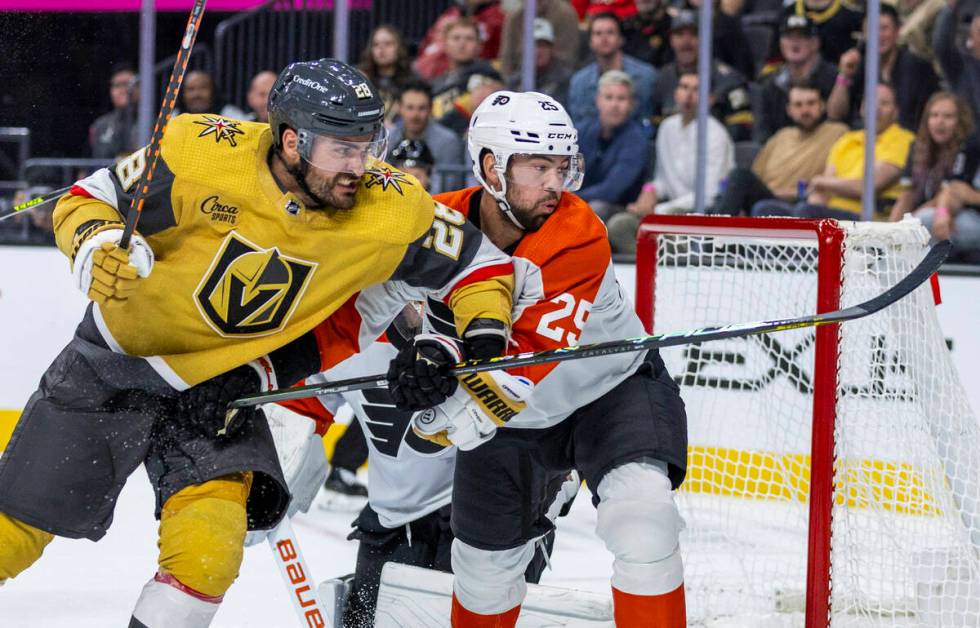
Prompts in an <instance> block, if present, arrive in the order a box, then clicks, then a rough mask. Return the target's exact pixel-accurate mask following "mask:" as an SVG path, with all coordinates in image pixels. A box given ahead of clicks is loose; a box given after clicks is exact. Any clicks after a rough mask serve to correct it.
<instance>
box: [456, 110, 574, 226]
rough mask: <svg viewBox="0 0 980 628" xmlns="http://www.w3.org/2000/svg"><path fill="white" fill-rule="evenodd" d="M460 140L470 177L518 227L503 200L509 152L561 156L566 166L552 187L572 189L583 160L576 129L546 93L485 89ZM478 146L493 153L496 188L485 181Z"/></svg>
mask: <svg viewBox="0 0 980 628" xmlns="http://www.w3.org/2000/svg"><path fill="white" fill-rule="evenodd" d="M466 143H467V147H468V149H469V152H470V158H471V159H472V160H473V174H474V176H476V180H477V181H479V182H480V185H482V186H483V189H484V190H486V191H487V192H488V193H489V194H490V195H492V196H493V197H494V199H496V201H497V204H498V205H499V206H500V209H502V210H503V212H504V213H505V214H507V216H508V217H509V218H510V219H511V220H512V221H513V222H514V224H516V225H517V226H519V227H521V224H520V223H519V222H518V221H517V219H516V218H515V217H514V215H513V213H511V211H510V204H509V203H508V202H507V200H506V196H507V179H506V178H505V177H504V174H505V172H506V170H507V165H508V164H509V163H510V158H511V157H513V156H514V155H563V156H567V157H568V167H567V168H565V169H562V171H561V173H560V175H559V179H560V189H559V190H558V191H568V192H574V191H575V190H577V189H579V187H581V185H582V177H583V176H584V174H585V160H584V159H583V157H582V155H581V153H579V150H578V131H576V130H575V126H574V125H573V124H572V119H571V118H570V117H569V115H568V113H566V112H565V108H564V107H562V106H561V104H560V103H559V102H558V101H556V100H555V99H554V98H552V97H551V96H548V95H547V94H541V93H538V92H511V91H499V92H494V93H493V94H490V95H489V96H487V97H486V99H484V101H483V102H482V103H481V104H480V106H479V107H477V109H476V111H474V112H473V116H472V117H471V118H470V128H469V133H468V135H467V140H466ZM484 150H489V151H490V152H492V153H493V156H494V170H496V171H497V173H498V175H499V177H500V181H501V186H502V187H501V189H500V190H495V189H493V188H492V187H490V185H489V184H487V182H486V180H485V179H484V177H483V170H482V164H481V163H480V154H481V153H482V152H483V151H484ZM550 185H554V184H553V183H552V184H550ZM522 228H523V227H522Z"/></svg>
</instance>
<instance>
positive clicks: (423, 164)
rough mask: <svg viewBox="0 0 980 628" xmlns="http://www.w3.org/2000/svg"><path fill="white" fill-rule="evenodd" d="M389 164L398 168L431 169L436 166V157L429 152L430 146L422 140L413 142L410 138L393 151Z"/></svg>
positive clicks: (399, 143) (401, 142) (389, 157)
mask: <svg viewBox="0 0 980 628" xmlns="http://www.w3.org/2000/svg"><path fill="white" fill-rule="evenodd" d="M388 162H389V163H391V165H393V166H395V167H396V168H401V167H403V166H406V167H408V168H416V167H418V168H431V167H432V166H433V165H435V162H436V160H435V157H433V156H432V151H431V150H429V145H428V144H426V143H425V142H423V141H422V140H411V139H408V138H405V139H403V140H402V141H400V142H398V146H395V147H394V148H393V149H391V153H390V155H389V156H388Z"/></svg>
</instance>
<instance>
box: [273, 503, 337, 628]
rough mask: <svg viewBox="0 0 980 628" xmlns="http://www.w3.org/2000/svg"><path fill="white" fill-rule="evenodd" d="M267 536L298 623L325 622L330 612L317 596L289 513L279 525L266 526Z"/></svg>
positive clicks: (311, 574) (324, 623) (323, 623)
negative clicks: (273, 526) (271, 527)
mask: <svg viewBox="0 0 980 628" xmlns="http://www.w3.org/2000/svg"><path fill="white" fill-rule="evenodd" d="M266 538H267V539H268V541H269V546H270V547H272V551H273V553H274V554H275V556H276V565H278V566H279V573H280V575H282V580H283V582H285V583H286V588H287V589H288V590H289V599H290V600H291V601H292V603H293V609H294V610H295V611H296V614H297V615H298V616H299V623H300V624H301V625H303V626H328V624H327V618H328V617H329V615H327V613H326V611H325V610H324V608H323V605H322V604H321V603H320V598H318V597H317V594H316V589H315V588H314V587H315V586H316V585H315V583H314V580H313V573H312V572H311V571H310V567H309V565H307V564H306V561H305V560H304V559H303V552H302V551H300V548H299V541H298V540H297V538H296V533H295V532H293V526H292V524H291V523H290V522H289V517H288V516H286V517H283V518H282V521H280V522H279V525H277V526H276V527H275V528H273V529H271V530H269V536H268V537H266Z"/></svg>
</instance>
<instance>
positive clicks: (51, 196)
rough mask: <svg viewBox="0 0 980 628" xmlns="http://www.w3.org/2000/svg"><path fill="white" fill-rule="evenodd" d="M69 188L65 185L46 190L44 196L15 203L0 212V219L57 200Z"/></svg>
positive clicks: (69, 187)
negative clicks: (49, 190)
mask: <svg viewBox="0 0 980 628" xmlns="http://www.w3.org/2000/svg"><path fill="white" fill-rule="evenodd" d="M70 189H71V186H70V185H66V186H65V187H63V188H60V189H57V190H55V191H53V192H48V193H47V194H45V195H44V196H39V197H37V198H32V199H31V200H29V201H24V202H23V203H17V204H16V205H14V206H13V207H11V208H10V209H8V210H6V211H3V212H0V220H3V219H5V218H10V217H11V216H16V215H17V214H19V213H20V212H22V211H24V210H25V209H31V208H33V207H43V206H45V205H47V204H48V203H50V202H52V201H56V200H58V199H59V198H61V196H62V195H63V194H64V193H65V192H67V191H68V190H70Z"/></svg>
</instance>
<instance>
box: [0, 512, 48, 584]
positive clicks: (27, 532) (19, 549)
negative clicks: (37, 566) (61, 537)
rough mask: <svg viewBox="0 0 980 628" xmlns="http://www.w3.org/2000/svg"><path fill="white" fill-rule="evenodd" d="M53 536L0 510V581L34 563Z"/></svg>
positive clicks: (11, 576)
mask: <svg viewBox="0 0 980 628" xmlns="http://www.w3.org/2000/svg"><path fill="white" fill-rule="evenodd" d="M53 538H54V536H53V535H51V534H49V533H47V532H44V531H43V530H38V529H37V528H35V527H34V526H30V525H27V524H26V523H23V522H21V521H18V520H17V519H14V518H13V517H11V516H9V515H5V514H3V513H2V512H0V583H3V582H4V581H5V580H6V579H7V578H13V577H14V576H16V575H17V574H19V573H20V572H22V571H24V570H25V569H27V568H28V567H30V566H31V565H32V564H34V561H36V560H37V559H38V558H40V557H41V552H43V551H44V548H45V547H47V545H48V543H50V542H51V539H53Z"/></svg>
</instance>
